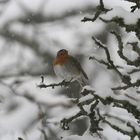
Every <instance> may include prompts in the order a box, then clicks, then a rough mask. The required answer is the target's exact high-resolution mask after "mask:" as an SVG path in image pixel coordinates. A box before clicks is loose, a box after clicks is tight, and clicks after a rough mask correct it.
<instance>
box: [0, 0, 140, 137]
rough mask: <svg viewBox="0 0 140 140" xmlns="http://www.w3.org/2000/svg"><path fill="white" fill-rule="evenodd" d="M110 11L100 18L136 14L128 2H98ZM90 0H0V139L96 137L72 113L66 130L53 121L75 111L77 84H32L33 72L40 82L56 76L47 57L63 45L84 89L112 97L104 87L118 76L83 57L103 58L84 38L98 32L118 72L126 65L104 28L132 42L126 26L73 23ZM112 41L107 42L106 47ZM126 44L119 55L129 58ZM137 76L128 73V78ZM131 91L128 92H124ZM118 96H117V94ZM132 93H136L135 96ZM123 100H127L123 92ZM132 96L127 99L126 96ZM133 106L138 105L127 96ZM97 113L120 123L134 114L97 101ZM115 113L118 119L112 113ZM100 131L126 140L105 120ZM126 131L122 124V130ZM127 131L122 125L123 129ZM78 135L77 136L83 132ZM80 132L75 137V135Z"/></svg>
mask: <svg viewBox="0 0 140 140" xmlns="http://www.w3.org/2000/svg"><path fill="white" fill-rule="evenodd" d="M104 2H105V6H106V7H107V8H114V9H113V11H112V12H108V13H107V14H106V15H103V16H102V18H105V19H108V20H109V19H111V18H112V17H113V16H121V17H124V18H125V22H126V23H128V24H131V23H132V24H133V23H134V22H136V20H137V19H138V18H140V17H139V15H140V13H139V11H136V13H135V14H133V13H132V14H131V13H130V14H128V11H130V7H131V6H132V5H131V3H128V2H126V1H122V0H113V1H112V0H104ZM98 4H99V1H98V0H75V1H72V0H71V1H68V0H3V1H0V140H18V139H20V138H21V139H23V140H48V139H49V140H61V139H63V140H85V139H88V140H93V139H94V140H96V139H97V140H99V139H101V138H100V137H98V136H97V135H90V134H88V133H86V130H87V129H88V124H89V121H88V120H87V119H86V118H84V117H83V118H80V119H79V120H76V121H75V122H73V123H72V124H71V126H70V130H63V129H62V128H61V126H60V125H61V124H60V121H61V120H62V119H63V118H64V117H68V116H72V115H73V114H75V113H77V112H78V111H79V108H77V107H76V105H73V103H72V102H71V97H77V96H79V95H77V90H79V85H78V83H72V85H71V86H70V87H69V88H65V87H56V88H54V89H52V88H45V89H40V88H38V87H37V85H38V84H39V83H40V81H41V79H40V76H41V75H44V77H45V83H46V84H50V83H57V82H60V81H61V80H62V79H59V78H58V77H56V76H55V74H54V71H53V68H52V62H53V59H54V58H55V55H56V52H57V51H58V50H60V49H63V48H65V49H67V50H69V52H70V54H72V55H73V56H75V57H76V58H77V59H78V60H79V61H80V62H81V65H82V67H83V68H84V70H85V71H86V73H87V75H88V77H89V80H90V85H91V87H92V88H93V89H94V90H95V91H96V94H98V95H100V96H102V97H103V98H105V97H106V96H109V95H111V96H112V97H114V96H116V95H115V94H114V93H113V92H112V91H111V90H110V88H112V87H113V86H114V85H116V86H117V84H118V83H119V82H118V81H119V78H118V76H116V74H115V72H113V71H108V70H107V69H106V68H105V67H103V66H101V65H100V64H98V63H96V62H94V61H92V60H89V57H90V56H96V58H100V59H104V52H103V50H101V49H99V48H98V46H97V45H96V44H95V43H94V41H93V40H92V39H91V37H92V36H96V37H97V38H100V39H101V40H102V42H103V43H105V44H107V45H108V47H109V49H110V51H111V52H112V56H113V60H114V62H115V63H116V65H119V66H124V67H125V66H126V69H125V70H122V73H125V72H126V71H130V70H131V69H132V67H127V65H126V64H125V63H124V61H122V60H121V59H120V58H119V57H118V55H117V49H116V48H117V47H115V46H117V41H116V39H115V38H114V37H113V36H112V35H110V33H108V31H111V30H112V29H115V30H119V32H121V33H122V35H123V39H124V41H125V42H127V41H128V40H129V41H131V40H133V41H134V40H136V36H135V34H134V33H133V32H131V33H128V34H127V33H125V30H124V29H123V28H122V29H121V30H120V29H118V28H116V27H115V26H113V25H106V24H105V23H103V22H102V21H101V20H96V21H95V22H85V23H84V22H81V20H82V19H83V18H84V17H86V16H87V17H92V16H93V14H94V12H95V7H96V6H97V5H98ZM112 46H113V47H112ZM129 47H130V46H129V45H128V48H127V49H126V56H129V58H130V59H132V60H133V59H134V58H136V56H137V55H136V54H135V53H134V52H130V51H129ZM138 78H139V75H138V74H134V75H132V80H133V81H136V80H137V79H138ZM133 90H134V89H128V91H127V94H128V95H129V94H131V96H134V97H135V91H133ZM132 93H134V95H133V94H132ZM116 98H117V99H123V98H124V95H118V96H117V97H116ZM139 99H140V97H139V96H138V97H137V101H138V100H139ZM128 100H129V98H128ZM131 102H132V100H131ZM133 103H134V104H135V105H137V106H138V107H140V104H138V102H136V100H133ZM100 108H101V111H102V112H104V113H106V114H108V117H109V115H110V116H114V120H113V118H112V120H111V121H112V122H113V123H114V124H119V126H120V127H122V128H123V127H124V129H125V127H126V126H125V125H122V124H124V123H121V121H127V120H132V121H133V122H134V123H135V122H136V120H135V118H134V117H133V116H132V115H131V114H128V112H127V111H126V110H124V109H120V108H117V107H116V108H115V107H111V106H108V107H106V108H105V107H104V106H103V105H100ZM116 117H120V118H121V119H122V120H118V122H117V121H116V120H117V119H115V118H116ZM102 127H103V128H104V130H103V132H102V133H103V135H104V139H107V140H128V139H129V137H128V136H126V135H123V134H121V133H119V132H117V131H115V130H113V129H112V128H111V127H110V126H108V125H104V126H102ZM126 129H128V128H126ZM128 131H129V130H128ZM84 133H85V134H84ZM83 134H84V136H81V135H83Z"/></svg>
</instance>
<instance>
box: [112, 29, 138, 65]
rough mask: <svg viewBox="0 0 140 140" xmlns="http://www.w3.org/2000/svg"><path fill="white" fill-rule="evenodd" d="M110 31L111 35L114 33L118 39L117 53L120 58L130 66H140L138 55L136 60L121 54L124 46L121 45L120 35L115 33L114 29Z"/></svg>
mask: <svg viewBox="0 0 140 140" xmlns="http://www.w3.org/2000/svg"><path fill="white" fill-rule="evenodd" d="M111 33H112V34H113V35H115V37H116V39H117V41H118V48H119V50H118V55H119V56H120V58H122V59H123V60H125V61H126V63H127V64H128V65H132V66H136V67H138V66H140V58H139V57H138V58H137V59H136V60H134V61H131V60H130V59H128V58H127V57H126V56H124V54H123V48H124V46H123V42H122V39H121V36H120V35H119V34H117V33H116V32H115V31H112V32H111ZM133 45H134V44H133ZM135 46H136V45H135Z"/></svg>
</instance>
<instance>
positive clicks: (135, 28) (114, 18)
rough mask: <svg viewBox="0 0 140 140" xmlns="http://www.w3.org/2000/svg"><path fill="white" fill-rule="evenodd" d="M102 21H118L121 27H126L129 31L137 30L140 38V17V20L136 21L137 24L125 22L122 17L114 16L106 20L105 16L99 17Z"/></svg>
mask: <svg viewBox="0 0 140 140" xmlns="http://www.w3.org/2000/svg"><path fill="white" fill-rule="evenodd" d="M99 19H100V20H101V21H103V22H105V23H112V22H114V23H116V24H117V25H119V26H120V27H124V28H125V30H126V31H127V32H131V31H132V32H135V33H136V36H137V37H138V38H139V39H140V28H139V24H140V19H138V21H137V22H136V24H125V22H124V19H123V18H121V17H118V16H117V17H113V18H112V19H110V20H106V19H104V18H101V17H100V18H99Z"/></svg>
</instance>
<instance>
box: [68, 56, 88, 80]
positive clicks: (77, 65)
mask: <svg viewBox="0 0 140 140" xmlns="http://www.w3.org/2000/svg"><path fill="white" fill-rule="evenodd" d="M69 57H70V59H71V60H72V62H73V63H74V65H76V67H77V68H78V70H79V71H81V72H82V74H83V75H84V77H85V78H86V79H87V80H88V76H87V74H86V73H85V72H84V70H83V68H82V66H81V64H80V63H79V62H78V60H77V59H75V58H74V57H72V56H69Z"/></svg>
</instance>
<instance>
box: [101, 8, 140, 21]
mask: <svg viewBox="0 0 140 140" xmlns="http://www.w3.org/2000/svg"><path fill="white" fill-rule="evenodd" d="M100 17H101V18H103V19H105V20H111V19H112V18H114V17H121V18H123V19H124V23H125V24H135V23H136V22H137V21H138V19H139V18H140V10H138V11H137V12H136V13H128V11H126V10H124V9H123V8H122V7H115V8H113V10H111V11H109V12H107V14H104V15H102V16H100Z"/></svg>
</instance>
